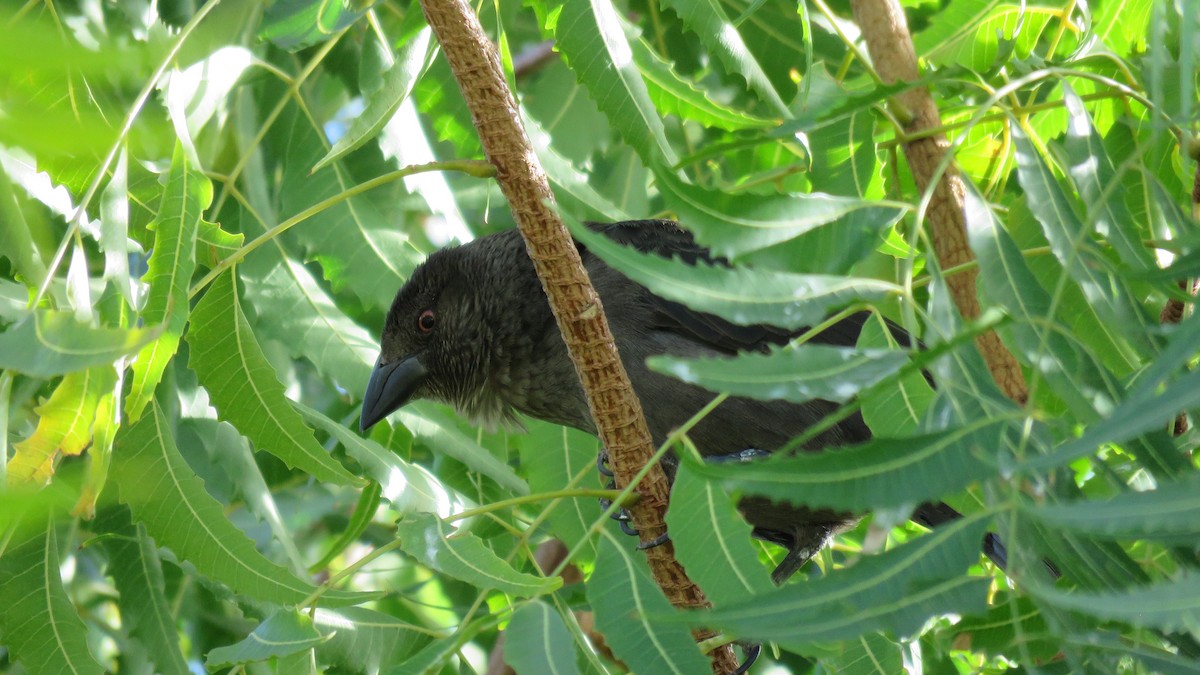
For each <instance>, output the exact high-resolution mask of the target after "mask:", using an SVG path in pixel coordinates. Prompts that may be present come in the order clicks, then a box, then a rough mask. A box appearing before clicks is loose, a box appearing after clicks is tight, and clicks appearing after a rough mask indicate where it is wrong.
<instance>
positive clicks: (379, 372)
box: [360, 247, 490, 431]
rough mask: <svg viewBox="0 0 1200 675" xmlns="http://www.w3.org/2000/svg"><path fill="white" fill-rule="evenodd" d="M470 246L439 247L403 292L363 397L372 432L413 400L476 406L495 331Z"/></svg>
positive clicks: (389, 317) (363, 423) (363, 422)
mask: <svg viewBox="0 0 1200 675" xmlns="http://www.w3.org/2000/svg"><path fill="white" fill-rule="evenodd" d="M471 259H472V256H471V250H470V249H469V248H468V247H459V248H450V249H444V250H442V251H438V252H437V253H434V254H433V255H431V256H430V257H429V259H428V260H426V261H425V262H424V263H423V264H422V265H421V266H420V267H418V268H417V269H416V270H415V271H414V272H413V274H412V277H411V278H410V279H409V280H408V282H407V283H406V284H404V286H403V287H402V288H401V289H400V291H399V292H398V293H397V294H396V298H395V300H394V301H393V302H392V307H391V309H390V310H389V311H388V315H387V322H386V323H385V325H384V329H383V338H382V340H381V344H380V352H379V359H378V360H377V361H376V362H375V369H374V371H372V373H371V380H370V382H369V383H368V384H367V391H366V394H365V395H364V396H363V406H362V419H361V423H360V424H361V428H362V430H363V431H366V430H367V429H368V428H370V427H371V426H372V425H374V424H375V423H376V422H378V421H379V420H381V419H383V418H384V417H386V416H387V415H388V414H390V413H392V412H393V411H395V410H397V409H398V408H400V407H401V406H403V405H405V404H406V403H408V402H409V401H411V400H414V399H422V398H430V399H435V400H440V401H444V402H446V403H450V404H452V405H455V406H456V407H458V408H460V409H465V408H469V403H470V401H472V400H473V399H475V398H476V397H478V395H479V392H480V391H481V390H482V388H483V380H484V378H485V375H486V366H487V363H486V361H487V357H488V345H489V344H490V335H489V329H488V317H487V316H486V315H485V312H484V307H483V302H482V301H483V300H484V297H483V295H482V294H481V293H480V292H479V289H478V284H479V275H480V271H481V270H479V269H478V266H475V265H472V264H471Z"/></svg>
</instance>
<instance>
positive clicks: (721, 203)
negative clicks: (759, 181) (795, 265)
mask: <svg viewBox="0 0 1200 675" xmlns="http://www.w3.org/2000/svg"><path fill="white" fill-rule="evenodd" d="M655 175H656V176H657V177H658V188H659V191H661V192H662V195H663V199H664V200H666V203H667V206H669V207H670V208H671V210H673V211H674V212H675V213H677V214H679V219H680V222H682V223H683V224H684V225H685V226H686V227H687V228H688V229H689V230H691V231H693V232H695V233H696V239H697V241H699V242H700V243H701V244H703V245H705V246H706V247H708V248H710V249H711V250H712V251H713V253H715V254H716V255H719V256H722V257H725V258H729V259H731V260H733V259H736V258H738V257H739V256H744V255H746V254H749V253H752V252H755V251H761V250H763V249H766V248H768V247H773V246H778V245H780V244H783V243H785V242H792V243H793V244H795V243H796V242H797V238H798V237H800V236H801V235H803V234H805V233H808V232H812V231H813V230H815V229H817V228H819V227H831V228H835V229H836V230H837V231H838V232H839V233H840V236H841V237H843V238H844V239H845V240H846V241H855V240H858V239H859V238H866V240H867V241H868V242H869V243H870V246H871V248H872V249H873V248H874V247H875V246H876V245H877V243H879V242H875V241H873V239H872V238H874V237H878V236H879V233H880V232H882V231H883V230H884V228H886V227H890V226H891V225H892V224H894V223H895V222H896V221H897V220H899V219H900V217H901V216H903V215H904V213H905V211H906V209H905V208H904V207H903V206H900V205H893V204H888V203H881V202H874V201H866V200H862V199H858V198H854V197H836V196H832V195H826V194H820V193H811V194H779V193H773V194H748V193H739V194H729V193H724V192H720V191H717V190H710V189H707V188H701V187H697V186H695V185H689V184H687V183H684V182H683V181H681V180H679V179H678V178H676V177H675V176H673V175H672V174H670V172H668V171H666V170H662V169H659V170H656V171H655ZM880 241H882V240H880ZM794 248H796V249H797V250H796V251H794V253H795V255H796V257H797V258H803V256H805V255H807V252H806V251H804V250H800V248H801V247H799V246H794ZM787 250H788V251H791V248H787ZM781 255H784V254H781Z"/></svg>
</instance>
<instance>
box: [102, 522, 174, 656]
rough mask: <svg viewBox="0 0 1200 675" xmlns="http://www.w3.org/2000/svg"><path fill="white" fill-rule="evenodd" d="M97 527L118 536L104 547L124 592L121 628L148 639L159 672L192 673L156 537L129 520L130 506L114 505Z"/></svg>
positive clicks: (120, 600) (145, 641) (143, 640)
mask: <svg viewBox="0 0 1200 675" xmlns="http://www.w3.org/2000/svg"><path fill="white" fill-rule="evenodd" d="M97 525H98V526H99V528H100V529H102V530H104V531H107V532H110V533H112V534H115V535H117V536H115V537H111V538H106V539H105V540H104V550H105V551H107V552H108V562H109V564H108V573H109V575H111V576H112V578H113V583H114V584H115V585H116V588H117V592H118V593H120V597H119V598H118V600H117V606H118V608H119V609H120V610H121V627H122V628H124V629H125V630H127V631H129V634H130V635H131V636H132V637H134V638H136V639H137V640H138V641H139V642H141V643H142V645H143V646H144V647H145V648H146V654H147V657H148V658H149V659H150V660H151V661H152V662H153V663H154V664H155V665H156V666H157V669H158V671H159V672H164V673H183V672H187V670H188V666H187V662H186V661H185V660H184V658H183V653H182V652H181V651H180V637H179V629H178V628H177V627H176V625H175V617H174V616H173V615H172V614H171V607H170V605H169V603H168V602H167V595H166V590H165V586H164V581H163V570H162V561H161V560H160V559H159V556H158V547H157V546H155V544H154V540H153V539H151V538H150V535H149V534H147V533H146V528H145V526H143V525H140V524H135V523H131V522H130V521H129V512H128V511H127V510H126V509H124V508H113V509H110V510H109V513H107V514H105V516H104V517H103V518H102V519H101V521H100V522H98V523H97Z"/></svg>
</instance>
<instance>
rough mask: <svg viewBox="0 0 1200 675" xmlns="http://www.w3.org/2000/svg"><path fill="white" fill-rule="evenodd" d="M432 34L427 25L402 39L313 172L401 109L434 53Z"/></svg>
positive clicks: (369, 136) (375, 131)
mask: <svg viewBox="0 0 1200 675" xmlns="http://www.w3.org/2000/svg"><path fill="white" fill-rule="evenodd" d="M431 34H432V30H430V28H429V27H428V26H426V27H425V28H423V29H421V30H420V31H418V32H417V33H416V34H415V35H413V36H411V37H409V38H408V39H407V40H406V41H405V42H404V45H403V46H401V47H400V50H399V51H398V52H397V53H396V59H395V62H394V63H393V64H392V67H391V68H389V69H388V71H387V72H386V73H384V75H383V84H382V85H381V86H380V87H379V89H377V90H376V91H374V92H372V93H371V94H370V96H368V97H367V100H366V106H365V107H364V108H363V111H362V112H361V113H359V115H358V117H355V118H354V121H353V122H351V123H350V128H349V129H347V130H346V133H345V134H344V135H343V136H342V137H341V138H339V139H338V140H337V142H336V143H334V144H333V147H332V148H330V149H329V152H327V153H325V156H324V157H322V158H321V159H320V161H318V162H317V163H316V164H315V165H314V166H313V168H312V172H313V173H316V172H317V171H320V170H321V169H322V168H324V167H326V166H328V165H329V164H330V163H331V162H335V161H337V160H338V159H341V158H342V157H344V156H346V155H347V154H349V153H351V152H353V151H354V150H356V149H358V148H359V147H361V146H362V144H363V143H366V142H367V141H369V140H371V139H373V138H375V136H376V135H378V134H379V132H380V131H382V130H383V127H384V125H385V124H387V123H388V121H389V120H391V119H392V116H393V115H395V114H396V111H397V110H399V109H400V104H401V103H403V102H404V99H406V98H408V95H409V94H411V93H412V89H413V85H415V84H416V83H417V80H418V79H420V77H421V73H422V72H423V71H424V70H425V66H426V64H427V63H428V61H429V58H430V56H432V53H433V50H432V49H431V47H430V36H431Z"/></svg>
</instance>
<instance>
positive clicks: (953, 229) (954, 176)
mask: <svg viewBox="0 0 1200 675" xmlns="http://www.w3.org/2000/svg"><path fill="white" fill-rule="evenodd" d="M850 6H851V8H852V9H853V11H854V19H855V21H857V22H858V25H859V27H860V28H861V29H862V35H863V40H864V41H866V43H867V50H868V52H869V53H870V55H871V60H872V61H873V63H874V66H875V71H876V72H877V73H879V76H880V78H881V79H882V80H883V82H884V83H885V84H894V83H896V82H916V81H917V79H918V78H919V77H920V73H919V72H918V69H917V56H916V53H915V52H914V50H913V43H912V36H911V35H910V34H909V32H908V24H907V22H906V21H905V19H904V10H903V9H902V8H901V7H900V4H899V3H898V2H896V0H851V2H850ZM896 98H897V101H898V102H899V103H900V105H901V106H903V107H904V109H905V110H904V114H903V115H900V116H899V117H901V119H905V120H907V124H906V125H905V128H904V131H905V133H906V134H915V133H916V132H920V131H926V130H929V129H935V128H937V127H940V126H941V117H940V115H939V114H938V109H937V106H936V105H935V104H934V102H933V97H932V96H930V94H929V90H928V89H926V88H925V87H913V88H911V89H908V90H907V91H905V92H904V93H902V94H900V95H898V96H897V97H896ZM949 149H950V144H949V142H948V141H947V140H946V136H945V134H942V133H938V134H935V135H931V136H926V137H923V138H917V139H914V140H910V141H908V142H906V143H904V155H905V157H906V158H907V159H908V164H909V167H910V168H911V169H912V175H913V178H914V179H915V180H916V183H917V188H918V189H920V190H921V191H922V192H924V191H926V190H927V189H929V186H930V184H931V183H933V182H934V180H935V178H937V176H936V172H937V168H938V165H939V164H940V163H941V161H942V158H943V157H944V156H945V155H946V153H947V152H949ZM926 220H927V221H928V223H929V235H930V239H931V240H932V241H933V248H934V253H935V254H936V255H937V260H938V264H940V265H941V266H942V269H949V268H951V267H956V266H958V265H962V264H963V263H967V262H971V261H972V260H974V259H975V254H974V253H972V251H971V248H970V246H969V245H968V243H967V229H966V218H965V216H964V213H963V184H962V177H961V176H960V175H959V173H958V169H957V167H956V166H955V164H954V163H953V162H951V163H950V165H949V167H948V168H947V169H946V171H945V173H943V174H942V176H941V177H940V179H938V180H937V182H936V184H934V186H933V194H932V197H931V199H930V201H929V210H928V211H927V213H926ZM978 276H979V272H978V270H977V269H976V268H973V267H972V268H970V269H968V270H964V271H963V272H961V273H959V274H955V275H953V276H950V277H948V278H947V279H946V284H947V285H948V286H949V287H950V294H951V295H952V296H953V298H954V304H955V306H957V307H958V311H959V312H960V313H961V314H962V315H963V317H965V318H967V319H974V318H976V317H978V316H979V297H978V295H977V294H976V291H975V284H976V279H977V278H978ZM976 344H977V345H978V347H979V351H980V353H982V354H983V358H984V360H985V361H986V362H987V365H988V369H989V370H990V371H991V373H992V377H993V378H995V380H996V383H997V384H999V385H1000V388H1001V390H1002V391H1004V393H1005V394H1006V395H1008V397H1009V398H1011V399H1013V400H1014V401H1016V402H1018V403H1024V402H1025V399H1026V398H1028V396H1029V391H1028V388H1027V387H1026V384H1025V376H1024V374H1023V373H1022V372H1021V366H1020V364H1018V363H1017V360H1016V358H1015V357H1014V356H1013V355H1012V352H1010V351H1008V348H1006V347H1005V346H1004V344H1003V343H1002V342H1001V341H1000V336H998V335H997V334H996V333H995V332H987V333H984V334H983V335H980V336H979V338H978V339H977V340H976Z"/></svg>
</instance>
